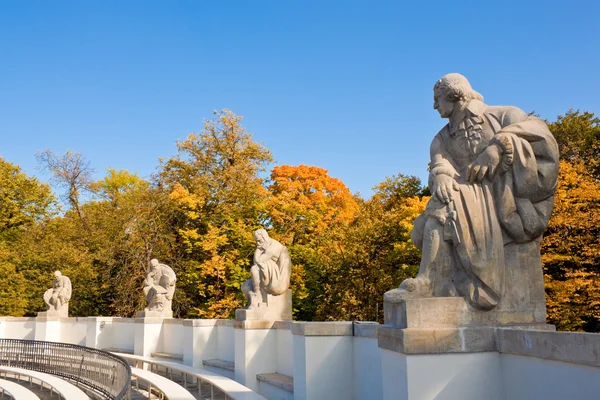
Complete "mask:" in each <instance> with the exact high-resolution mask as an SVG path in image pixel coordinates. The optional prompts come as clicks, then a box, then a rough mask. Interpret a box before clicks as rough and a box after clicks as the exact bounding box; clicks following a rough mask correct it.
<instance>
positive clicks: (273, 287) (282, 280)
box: [255, 240, 292, 295]
mask: <svg viewBox="0 0 600 400" xmlns="http://www.w3.org/2000/svg"><path fill="white" fill-rule="evenodd" d="M271 246H275V248H274V249H270V250H275V257H272V258H271V259H269V260H266V261H263V262H260V261H258V260H255V264H256V265H257V266H258V268H259V271H260V275H261V282H262V284H263V285H264V289H265V291H266V292H267V293H269V294H272V295H280V294H283V293H285V292H286V290H288V288H289V287H290V275H291V271H292V261H291V258H290V254H289V253H288V250H287V248H286V247H285V246H284V245H282V244H281V243H279V242H277V241H275V240H272V242H271V245H270V246H269V247H271Z"/></svg>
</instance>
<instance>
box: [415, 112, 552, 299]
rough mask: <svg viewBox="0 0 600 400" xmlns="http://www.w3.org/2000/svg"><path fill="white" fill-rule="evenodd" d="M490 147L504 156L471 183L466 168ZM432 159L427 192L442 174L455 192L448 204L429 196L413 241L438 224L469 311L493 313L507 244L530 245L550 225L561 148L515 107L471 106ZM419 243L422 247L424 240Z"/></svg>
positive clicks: (441, 138)
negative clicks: (492, 169) (429, 225)
mask: <svg viewBox="0 0 600 400" xmlns="http://www.w3.org/2000/svg"><path fill="white" fill-rule="evenodd" d="M493 143H496V144H498V145H499V146H500V147H501V148H502V149H504V150H505V154H504V155H503V156H502V159H501V161H500V165H499V166H498V170H497V172H496V174H495V175H494V176H493V179H492V181H490V180H489V178H488V176H486V177H485V178H484V179H483V181H482V182H476V183H474V184H469V183H468V176H467V167H468V166H469V164H471V163H472V162H473V161H475V159H476V158H477V156H478V155H479V154H481V153H482V152H483V151H484V150H485V149H486V148H487V147H488V146H489V145H490V144H493ZM433 149H436V150H435V151H434V150H433ZM432 152H433V153H435V155H437V157H435V160H436V161H435V162H433V161H432V165H431V167H430V183H429V184H430V188H432V181H433V179H435V177H436V176H437V175H439V174H445V175H449V176H451V177H452V178H454V179H455V181H456V182H457V184H458V191H454V192H453V200H452V201H451V202H450V204H444V203H442V202H440V201H439V199H437V197H436V195H435V194H434V195H433V197H432V198H431V200H430V201H429V203H428V205H427V209H426V211H425V212H424V213H423V214H422V215H421V216H419V218H417V220H416V221H415V227H414V230H415V232H413V235H412V236H413V237H417V238H422V237H423V233H424V229H425V222H426V220H427V219H428V218H437V219H438V221H439V222H440V223H441V224H442V226H443V235H444V238H445V239H446V240H447V241H450V242H451V243H452V255H451V257H450V259H451V260H452V264H453V265H452V270H453V272H454V275H453V282H454V285H455V287H456V289H457V290H458V292H459V294H460V295H462V296H464V297H465V298H466V299H467V301H468V302H469V303H470V304H472V305H473V306H475V307H478V308H482V309H491V308H493V307H495V306H496V305H497V304H498V302H499V301H500V298H501V297H502V293H503V289H504V287H503V286H504V270H505V268H506V267H507V266H506V265H505V262H504V259H505V257H504V245H505V244H508V243H511V242H514V243H528V242H530V241H532V240H535V239H537V238H539V237H540V236H541V235H542V233H543V232H544V230H545V228H546V226H547V225H548V220H549V218H550V214H551V212H552V207H553V202H554V196H553V195H554V192H555V189H556V184H557V179H558V146H557V144H556V141H555V139H554V137H553V136H552V134H551V133H550V131H549V130H548V127H547V125H546V124H545V123H544V122H543V121H541V120H540V119H538V118H535V117H528V116H527V115H526V114H525V113H524V112H523V111H521V110H520V109H518V108H516V107H496V106H487V105H485V104H484V103H482V102H480V101H478V100H472V101H471V102H470V103H469V105H468V107H467V109H466V111H465V118H464V119H463V120H461V121H460V122H459V123H457V124H454V125H452V124H450V123H449V124H448V125H446V126H445V127H444V128H443V129H442V130H441V131H440V132H439V133H438V134H437V135H436V137H435V138H434V143H433V144H432ZM511 153H512V154H511ZM433 155H434V154H432V156H433ZM440 156H441V157H440ZM415 233H416V234H415ZM416 244H417V246H422V241H421V240H416ZM508 267H509V268H510V266H508ZM433 295H435V293H433Z"/></svg>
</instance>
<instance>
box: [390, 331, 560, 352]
mask: <svg viewBox="0 0 600 400" xmlns="http://www.w3.org/2000/svg"><path fill="white" fill-rule="evenodd" d="M503 328H505V327H492V326H479V327H455V328H431V329H417V328H404V329H403V328H398V327H394V326H388V325H383V326H380V327H379V330H378V345H379V347H380V348H382V349H386V350H391V351H395V352H398V353H403V354H444V353H478V352H485V351H499V350H498V349H499V344H498V332H499V331H500V330H501V329H503ZM534 329H537V330H546V331H549V330H553V329H554V326H553V325H545V324H537V325H535V324H534V325H522V326H518V327H517V326H515V327H512V330H515V331H527V330H534Z"/></svg>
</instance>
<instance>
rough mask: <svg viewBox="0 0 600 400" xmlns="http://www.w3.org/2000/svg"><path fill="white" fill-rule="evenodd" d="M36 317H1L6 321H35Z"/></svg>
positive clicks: (1, 319) (0, 318)
mask: <svg viewBox="0 0 600 400" xmlns="http://www.w3.org/2000/svg"><path fill="white" fill-rule="evenodd" d="M35 320H36V317H0V321H5V322H35Z"/></svg>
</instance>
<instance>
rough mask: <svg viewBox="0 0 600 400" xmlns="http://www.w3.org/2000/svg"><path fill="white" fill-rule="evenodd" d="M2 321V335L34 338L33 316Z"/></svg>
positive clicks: (24, 338)
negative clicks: (3, 324) (3, 325)
mask: <svg viewBox="0 0 600 400" xmlns="http://www.w3.org/2000/svg"><path fill="white" fill-rule="evenodd" d="M4 323H5V327H4V337H5V338H6V339H22V340H34V339H35V318H19V319H18V320H12V321H11V320H8V321H6V322H4Z"/></svg>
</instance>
